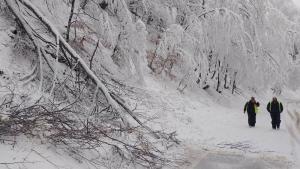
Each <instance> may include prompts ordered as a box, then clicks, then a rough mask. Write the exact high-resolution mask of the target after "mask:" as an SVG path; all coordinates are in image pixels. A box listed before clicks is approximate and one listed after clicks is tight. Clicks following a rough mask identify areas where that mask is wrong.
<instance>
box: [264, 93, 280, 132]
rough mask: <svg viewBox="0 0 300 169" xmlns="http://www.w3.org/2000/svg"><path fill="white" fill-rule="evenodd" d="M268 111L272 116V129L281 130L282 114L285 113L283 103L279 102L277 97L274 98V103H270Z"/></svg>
mask: <svg viewBox="0 0 300 169" xmlns="http://www.w3.org/2000/svg"><path fill="white" fill-rule="evenodd" d="M267 110H268V112H269V113H270V115H271V119H272V122H271V123H272V128H273V129H274V130H276V129H277V130H279V129H280V123H281V119H280V114H281V113H282V111H283V106H282V103H281V102H279V101H278V100H277V98H276V97H273V99H272V101H271V102H269V103H268V105H267Z"/></svg>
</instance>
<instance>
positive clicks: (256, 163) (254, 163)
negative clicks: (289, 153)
mask: <svg viewBox="0 0 300 169" xmlns="http://www.w3.org/2000/svg"><path fill="white" fill-rule="evenodd" d="M289 167H290V166H289V165H288V163H285V162H282V161H278V160H277V161H275V160H268V159H261V158H250V157H245V156H243V155H229V154H214V153H209V154H207V155H206V156H205V157H204V158H202V159H201V161H199V163H198V164H196V166H195V167H193V169H288V168H289Z"/></svg>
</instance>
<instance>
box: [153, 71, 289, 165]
mask: <svg viewBox="0 0 300 169" xmlns="http://www.w3.org/2000/svg"><path fill="white" fill-rule="evenodd" d="M147 82H148V84H147V85H148V86H149V87H148V91H147V93H149V94H151V95H152V97H153V98H151V100H156V101H157V102H158V103H157V104H158V105H159V106H163V107H159V108H157V109H158V110H157V109H154V110H153V111H159V112H157V114H159V115H160V116H159V115H158V116H159V118H160V119H161V121H162V124H163V125H162V127H163V128H165V129H172V130H174V131H177V133H178V137H179V139H180V140H182V141H183V143H184V145H186V146H187V147H188V148H189V149H192V150H190V151H196V152H197V151H198V153H199V154H198V156H199V157H198V158H196V159H201V158H200V157H201V156H202V155H203V154H208V155H205V157H203V158H204V159H201V161H199V160H198V161H197V160H196V161H195V162H194V163H196V164H197V165H196V166H198V168H206V169H215V168H220V167H218V164H222V166H223V165H224V164H226V165H228V166H230V167H232V168H244V167H245V168H246V169H247V166H249V167H250V166H251V164H254V163H256V162H257V161H259V162H260V163H259V164H258V165H257V168H267V167H269V166H276V163H273V162H274V161H276V162H277V163H280V165H279V166H281V165H283V166H285V167H287V166H289V164H290V163H291V162H292V161H293V159H294V158H295V156H294V155H295V154H293V153H294V152H295V150H294V148H295V147H293V146H292V144H291V138H290V136H289V134H288V131H287V128H286V124H287V123H288V120H287V112H286V111H284V112H283V114H282V126H281V129H280V130H279V131H277V130H276V131H275V130H273V129H272V128H271V118H270V115H269V113H268V112H267V111H266V108H265V107H266V104H267V103H268V100H260V99H259V98H258V99H257V100H258V101H259V102H261V103H263V104H261V107H260V111H259V113H258V115H257V123H256V127H255V128H249V127H248V124H247V115H246V114H244V113H243V106H244V104H245V102H246V101H248V100H247V98H243V97H241V96H239V95H236V96H232V95H230V94H223V95H219V96H218V97H216V96H217V95H218V94H215V95H214V91H208V92H198V91H189V92H186V93H184V94H182V93H180V92H178V91H176V90H175V88H172V87H171V88H170V86H172V84H167V83H161V82H154V81H153V80H151V77H150V79H149V78H148V80H147ZM174 87H175V86H174ZM270 98H271V97H270ZM159 102H161V103H159ZM282 102H283V103H285V101H284V100H282ZM285 108H286V107H285ZM203 149H205V150H206V151H203ZM236 155H237V156H236ZM249 156H250V157H249ZM223 158H225V159H223ZM239 158H242V159H243V160H242V161H240V160H239ZM261 158H268V159H269V161H268V160H266V161H264V160H260V159H261ZM230 159H233V160H230ZM224 160H225V162H224ZM249 160H250V161H249ZM226 161H227V162H226ZM235 161H238V163H235ZM201 162H203V163H201ZM198 163H199V164H198ZM215 163H216V164H215ZM213 164H214V165H213ZM194 165H195V164H194ZM204 166H206V167H204ZM208 166H210V168H209V167H208ZM242 166H243V167H242ZM230 167H229V168H230ZM196 168H197V167H196ZM196 168H195V169H196ZM222 168H223V167H222ZM225 168H226V167H225ZM270 168H272V167H270ZM274 168H281V167H278V166H277V167H274Z"/></svg>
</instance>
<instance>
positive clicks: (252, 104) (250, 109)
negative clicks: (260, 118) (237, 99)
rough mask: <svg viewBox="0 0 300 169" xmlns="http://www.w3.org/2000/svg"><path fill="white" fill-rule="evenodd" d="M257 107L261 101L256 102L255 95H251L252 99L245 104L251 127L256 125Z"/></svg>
mask: <svg viewBox="0 0 300 169" xmlns="http://www.w3.org/2000/svg"><path fill="white" fill-rule="evenodd" d="M257 107H259V102H256V100H255V98H254V97H251V99H250V101H248V102H247V103H246V104H245V106H244V113H245V112H246V111H247V114H248V124H249V127H250V128H252V127H255V123H256V113H257V112H256V111H257Z"/></svg>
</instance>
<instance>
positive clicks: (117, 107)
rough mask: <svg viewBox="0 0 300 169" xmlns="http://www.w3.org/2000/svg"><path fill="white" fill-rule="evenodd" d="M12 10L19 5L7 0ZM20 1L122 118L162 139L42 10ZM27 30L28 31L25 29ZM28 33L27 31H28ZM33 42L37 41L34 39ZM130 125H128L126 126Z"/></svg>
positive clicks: (29, 30) (23, 0) (29, 31)
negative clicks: (84, 58)
mask: <svg viewBox="0 0 300 169" xmlns="http://www.w3.org/2000/svg"><path fill="white" fill-rule="evenodd" d="M5 1H6V2H7V4H8V6H10V7H11V8H15V7H16V6H15V5H17V4H16V3H13V2H12V1H13V0H5ZM16 1H19V2H20V3H21V4H23V5H24V6H25V7H26V8H27V9H29V10H30V11H31V12H32V13H33V14H35V15H36V17H37V18H38V19H39V20H40V21H41V22H42V23H43V24H44V25H45V26H46V27H47V28H48V30H49V31H50V32H51V33H52V35H53V36H54V37H55V38H56V39H57V40H58V41H59V43H60V44H61V45H62V46H63V48H64V49H66V51H67V52H68V53H69V55H70V56H71V57H72V58H73V59H75V60H76V61H78V63H79V64H80V65H81V67H82V68H83V69H84V71H85V72H86V74H87V75H88V76H89V78H91V79H92V81H93V82H94V83H95V84H96V85H97V87H98V88H99V89H100V90H101V92H102V93H103V94H104V96H105V98H106V100H107V102H108V104H109V105H111V106H112V108H114V109H115V110H116V111H117V112H118V113H119V115H120V117H122V119H124V118H125V116H124V115H123V114H121V112H123V110H122V109H124V110H125V111H126V112H127V113H128V114H129V115H130V116H131V117H132V118H133V119H134V120H135V121H136V122H137V123H138V124H140V125H141V126H142V127H144V128H145V129H146V130H148V131H149V132H150V133H151V134H152V135H154V136H155V138H160V137H159V136H158V135H157V134H156V133H155V132H154V131H152V130H151V129H150V128H149V127H148V126H145V125H143V123H142V122H141V121H140V120H139V119H138V118H137V117H136V116H135V115H134V114H133V112H132V111H131V110H130V109H129V108H128V106H127V105H126V104H125V103H122V102H120V100H119V99H118V98H117V97H115V96H114V94H113V93H111V92H110V91H109V90H108V89H107V87H106V86H105V85H104V84H103V83H102V81H101V80H100V79H99V78H98V77H97V76H96V74H95V73H94V72H93V71H92V70H91V69H90V68H89V66H88V65H87V64H86V63H85V61H84V60H83V59H82V57H81V56H80V55H79V54H78V53H77V52H76V51H75V50H74V49H73V48H72V47H71V46H70V45H69V44H68V43H67V41H66V40H65V39H64V38H63V37H62V35H61V34H60V33H59V31H58V30H57V28H56V27H55V26H54V25H53V24H52V23H51V22H50V21H49V20H48V19H47V18H46V17H45V16H44V15H43V14H42V12H40V10H39V9H38V8H37V7H36V6H35V5H34V4H32V3H31V2H30V1H28V0H16ZM16 17H21V18H23V16H22V15H21V14H20V13H19V15H16ZM25 30H26V29H25ZM26 31H27V30H26ZM27 33H31V34H32V30H31V29H28V32H27ZM32 40H35V39H34V38H33V39H32ZM126 125H128V124H126Z"/></svg>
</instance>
